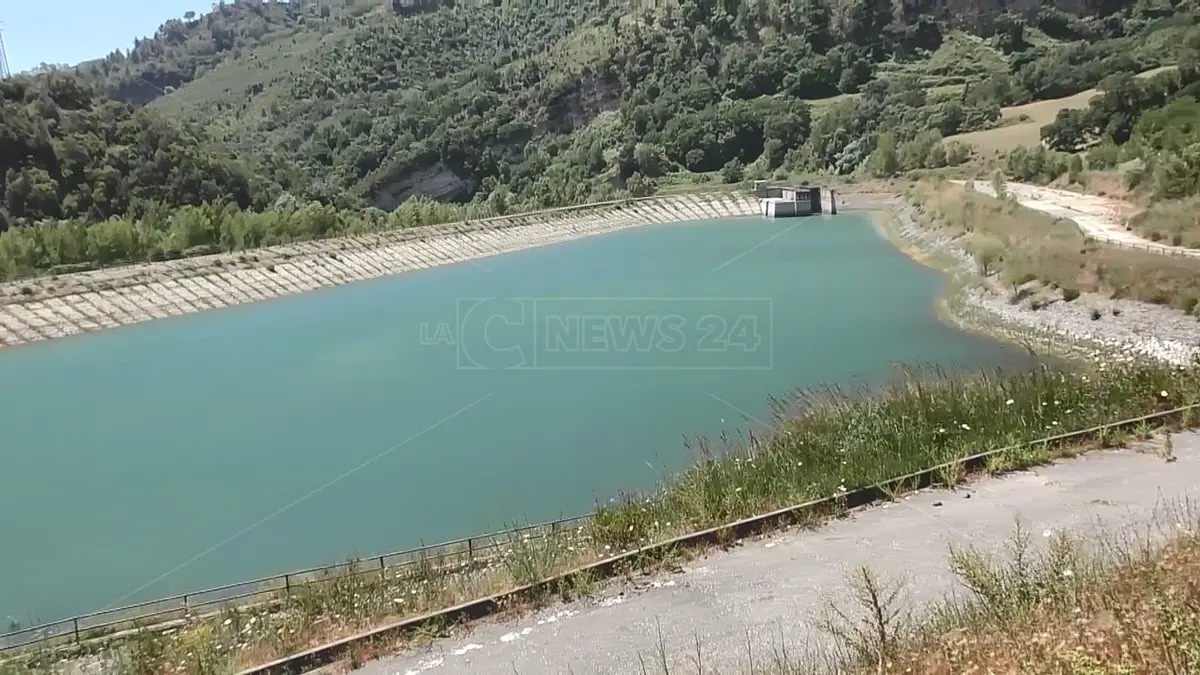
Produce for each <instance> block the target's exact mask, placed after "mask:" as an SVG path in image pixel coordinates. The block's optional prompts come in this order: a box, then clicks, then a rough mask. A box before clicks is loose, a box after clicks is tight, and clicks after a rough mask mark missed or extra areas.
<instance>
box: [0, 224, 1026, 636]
mask: <svg viewBox="0 0 1200 675" xmlns="http://www.w3.org/2000/svg"><path fill="white" fill-rule="evenodd" d="M941 284H942V282H941V280H940V279H939V277H938V276H937V275H936V274H935V273H934V272H932V271H930V270H928V269H925V268H922V267H920V266H918V265H917V264H915V263H913V262H912V261H910V260H909V259H908V258H906V257H905V256H904V255H903V254H901V253H900V252H898V251H896V250H894V249H893V248H892V247H891V246H889V245H888V244H887V243H886V242H885V241H883V240H882V239H880V238H879V237H878V236H877V235H876V233H875V232H874V231H873V230H872V228H871V227H870V224H869V223H868V222H867V221H866V220H865V219H862V218H860V217H856V216H852V215H842V216H837V217H833V218H830V217H825V218H811V219H802V220H779V221H766V220H761V219H758V218H749V219H734V220H724V221H706V222H703V223H693V224H671V225H661V226H651V227H645V228H640V229H635V230H627V231H622V232H617V233H613V234H609V235H602V236H597V237H592V238H587V239H583V240H577V241H573V242H568V243H564V244H560V245H555V246H552V247H547V248H540V249H534V250H529V251H524V252H521V253H516V254H511V255H507V256H503V257H498V258H488V259H484V260H480V261H478V263H477V264H470V263H467V264H459V265H454V266H451V267H444V268H439V269H433V270H425V271H421V272H415V273H409V274H405V275H401V276H396V277H391V278H386V279H380V280H376V281H372V282H365V283H360V284H354V285H350V286H344V287H340V288H331V289H325V290H322V291H317V292H313V293H309V294H305V295H300V296H294V297H290V298H282V299H278V300H273V301H268V302H262V303H257V304H254V305H247V306H241V307H234V308H228V309H224V310H218V311H213V312H207V313H204V314H198V315H191V316H184V317H177V318H173V319H167V320H162V321H156V322H152V323H147V324H141V325H135V326H130V327H126V328H121V329H117V330H112V331H104V332H100V333H95V334H90V335H83V336H77V337H73V338H67V339H62V340H54V341H50V342H46V343H41V344H35V345H30V346H27V347H21V348H15V349H6V350H3V351H0V385H2V386H0V425H2V427H3V429H4V436H3V447H2V448H0V551H3V553H0V619H3V618H4V617H5V616H9V617H13V618H15V619H19V620H21V621H24V622H26V623H28V622H30V621H34V620H49V619H55V618H59V617H62V616H65V615H69V614H73V613H78V612H85V611H90V610H95V609H99V608H102V607H105V606H108V605H110V604H114V603H121V604H124V603H129V602H132V601H135V600H141V599H147V598H152V597H158V596H162V595H168V594H171V593H176V592H183V591H190V590H195V589H197V588H201V587H205V586H210V585H217V584H224V583H228V582H232V581H240V580H243V579H248V578H251V577H255V576H260V575H265V574H272V573H276V572H283V571H288V570H291V569H295V568H300V567H307V566H313V565H319V564H323V563H327V562H334V561H338V560H344V559H346V558H347V557H348V556H351V555H370V554H378V553H381V552H386V551H392V550H398V549H403V548H407V547H411V546H416V545H419V544H420V543H422V542H425V543H435V542H438V541H442V540H447V539H453V538H458V537H461V536H466V535H470V534H476V533H480V532H483V531H488V530H492V529H497V528H502V527H505V526H507V525H510V524H513V523H517V522H522V523H524V522H529V521H542V520H547V519H553V518H557V517H560V516H567V515H575V514H578V513H582V512H585V511H587V510H588V509H589V508H590V507H591V506H592V505H593V504H594V503H595V501H596V500H606V499H608V498H609V497H611V496H613V495H615V494H616V493H618V492H619V491H620V490H622V489H635V488H645V487H649V486H652V485H653V484H654V483H655V482H656V480H658V479H660V478H661V477H662V476H663V475H664V473H666V472H670V471H673V470H677V469H679V468H681V467H683V466H684V465H685V464H686V463H688V462H689V461H691V460H692V457H691V456H690V454H689V452H688V451H686V450H685V448H684V443H683V439H684V437H685V436H693V435H695V434H706V435H710V436H711V435H714V434H717V433H719V432H720V431H721V430H723V429H724V430H730V431H734V430H736V429H737V428H741V427H744V426H745V424H746V421H745V420H746V416H754V417H758V416H763V415H765V413H766V411H767V409H768V396H770V395H778V394H783V393H786V392H787V391H789V390H791V389H792V388H794V387H798V386H811V385H817V384H820V383H824V382H839V383H846V382H850V381H862V382H878V381H879V380H880V379H881V378H883V377H885V376H886V375H887V374H888V373H889V369H890V367H891V366H890V364H892V363H893V362H896V361H902V362H906V363H909V364H927V363H937V364H944V365H951V366H964V365H965V366H980V365H992V364H1002V363H1016V362H1018V361H1019V360H1020V358H1021V357H1020V355H1019V354H1016V353H1014V352H1013V351H1012V350H1010V349H1007V348H1005V347H1001V346H1000V345H997V344H994V343H990V342H987V341H984V340H982V339H979V338H976V337H974V336H971V335H967V334H964V333H960V332H957V331H955V330H953V329H951V328H949V327H947V326H945V325H944V324H942V323H940V322H939V321H938V320H937V319H936V317H935V315H934V301H935V298H936V296H937V294H938V292H939V290H940V288H941Z"/></svg>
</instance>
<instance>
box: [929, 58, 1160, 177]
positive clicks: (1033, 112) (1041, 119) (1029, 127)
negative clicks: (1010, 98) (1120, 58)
mask: <svg viewBox="0 0 1200 675" xmlns="http://www.w3.org/2000/svg"><path fill="white" fill-rule="evenodd" d="M1174 67H1175V66H1164V67H1162V68H1154V69H1152V70H1147V71H1146V72H1144V73H1138V75H1137V76H1138V77H1143V78H1144V77H1153V76H1155V75H1157V74H1159V73H1161V72H1164V71H1167V70H1171V69H1173V68H1174ZM1099 93H1100V91H1099V90H1098V89H1088V90H1087V91H1081V92H1079V93H1078V94H1075V95H1073V96H1064V97H1063V98H1054V99H1050V100H1047V101H1034V102H1033V103H1025V104H1023V105H1015V106H1010V107H1008V108H1002V109H1001V110H1000V124H999V126H997V127H996V128H995V129H987V130H984V131H971V132H968V133H965V134H957V135H954V136H948V137H946V142H950V141H958V142H959V143H965V144H967V145H970V146H972V147H974V148H975V150H976V152H978V153H980V154H981V155H983V156H985V157H986V156H988V155H995V154H1002V153H1005V152H1009V151H1011V150H1013V149H1014V148H1017V147H1021V146H1025V147H1032V146H1037V145H1041V143H1042V127H1044V126H1045V125H1047V124H1050V123H1051V122H1053V121H1054V118H1055V117H1056V116H1057V115H1058V111H1060V110H1079V109H1083V108H1086V107H1088V103H1090V102H1091V100H1092V97H1094V96H1096V95H1097V94H1099Z"/></svg>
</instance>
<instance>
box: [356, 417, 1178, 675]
mask: <svg viewBox="0 0 1200 675" xmlns="http://www.w3.org/2000/svg"><path fill="white" fill-rule="evenodd" d="M1174 446H1175V454H1176V456H1177V457H1178V460H1177V461H1176V462H1173V463H1168V462H1166V461H1165V460H1164V459H1163V458H1162V457H1160V456H1158V455H1156V454H1155V453H1154V452H1153V450H1151V451H1149V452H1146V451H1143V452H1134V451H1130V450H1123V451H1104V452H1097V453H1091V454H1088V455H1085V456H1083V457H1080V458H1077V459H1073V460H1068V461H1064V462H1061V463H1059V464H1056V465H1053V466H1049V467H1044V468H1040V469H1037V470H1035V471H1029V472H1021V473H1017V474H1013V475H1009V476H1006V477H1003V478H995V479H984V480H981V481H979V482H977V483H975V484H973V485H971V486H970V487H969V488H966V489H962V488H960V489H959V490H958V491H956V492H945V491H928V492H924V493H921V494H917V495H912V496H910V497H909V498H907V499H905V500H903V501H901V502H898V503H894V504H889V505H884V506H879V507H872V508H867V509H864V510H861V511H859V512H856V513H855V514H854V515H852V516H851V517H849V518H846V519H843V520H839V521H836V522H834V523H831V524H829V525H827V526H825V527H823V528H821V529H820V530H818V531H809V532H805V531H799V530H796V531H789V532H784V533H781V534H779V535H777V536H773V537H770V538H764V539H761V540H757V541H751V542H748V543H746V544H745V545H743V546H740V547H738V548H735V549H733V550H731V551H728V552H721V553H716V554H713V555H710V556H708V557H705V558H702V559H699V560H696V561H693V562H691V563H689V564H687V565H685V566H684V568H683V571H682V572H677V573H674V574H664V575H662V576H658V577H648V578H645V579H644V580H642V581H640V582H637V583H634V584H628V583H614V584H611V585H609V586H606V587H604V588H603V589H602V590H601V591H600V592H599V593H598V594H597V595H596V596H594V597H592V598H590V599H588V600H584V601H580V602H576V603H572V604H567V605H561V604H560V605H555V606H552V607H548V608H546V609H543V610H541V611H539V612H537V613H536V614H531V615H528V616H524V617H521V618H518V619H514V620H505V621H494V622H483V623H481V624H478V625H476V626H474V627H472V628H470V629H466V630H463V631H462V632H461V633H460V634H458V635H455V636H454V637H450V638H446V639H441V640H438V641H436V642H434V643H433V644H431V645H429V646H427V647H423V648H421V649H420V650H417V651H412V652H408V653H403V654H399V655H397V656H393V657H388V658H384V659H381V660H378V661H374V662H371V663H368V664H366V665H365V666H364V667H362V668H360V669H359V670H357V671H355V672H357V673H360V674H361V675H393V674H396V675H417V674H418V673H420V674H422V675H424V674H426V673H428V674H429V675H436V674H441V673H519V674H522V675H528V674H540V673H555V674H557V673H568V672H570V673H578V674H583V673H623V674H624V673H641V672H643V665H642V664H643V662H644V663H645V665H646V670H645V672H648V673H661V672H663V668H662V666H661V665H660V664H661V658H662V654H663V653H665V654H666V659H667V662H668V666H669V668H670V672H671V673H697V672H699V671H700V670H701V668H699V667H698V666H697V661H700V662H701V665H702V667H703V671H704V672H705V673H710V672H721V673H746V672H749V670H750V666H751V663H750V659H754V661H755V662H756V663H759V664H761V663H763V662H764V661H769V660H771V659H772V658H773V655H774V654H777V653H779V651H781V650H782V649H786V650H787V651H788V653H789V654H798V653H803V652H804V651H805V650H806V649H810V650H812V649H819V646H820V643H821V641H822V639H823V638H822V635H823V633H821V631H819V630H818V629H817V628H816V627H815V625H814V624H815V622H816V620H818V619H819V618H820V616H821V615H822V613H823V612H824V611H825V610H826V609H827V607H828V603H829V602H830V601H833V602H837V603H840V604H841V605H843V606H851V604H850V603H849V595H848V593H849V591H848V589H847V586H846V578H847V575H848V574H850V573H851V572H852V571H853V570H854V569H856V568H857V567H859V566H863V565H866V566H869V567H871V568H872V569H873V570H875V571H876V572H878V573H879V575H880V576H881V577H882V578H884V579H889V580H896V581H901V580H903V581H906V591H905V599H906V602H908V603H911V606H912V607H914V608H920V607H921V606H923V605H925V604H926V603H929V602H931V601H934V600H938V599H940V598H942V597H944V596H945V595H946V594H947V593H948V592H950V591H952V590H953V589H955V588H956V587H958V586H957V584H956V582H955V578H954V576H953V575H952V574H951V573H950V570H949V563H948V556H947V552H948V547H949V546H950V545H951V544H956V545H963V544H972V545H975V546H976V547H979V548H981V549H984V550H994V551H997V552H999V551H1002V550H1003V548H1004V545H1005V541H1006V540H1007V539H1009V538H1011V536H1012V534H1013V532H1014V528H1015V524H1016V519H1017V518H1018V517H1019V518H1020V520H1021V522H1022V523H1023V525H1024V527H1025V528H1026V529H1027V530H1028V531H1029V532H1031V533H1032V535H1033V538H1034V540H1037V541H1045V539H1044V535H1046V534H1048V533H1050V532H1054V531H1061V530H1068V529H1069V530H1074V531H1080V532H1083V533H1086V532H1089V531H1094V530H1095V529H1096V528H1097V527H1103V528H1104V529H1105V530H1112V529H1118V530H1120V529H1122V528H1128V527H1130V526H1131V525H1136V526H1138V527H1139V528H1141V527H1143V526H1144V525H1145V524H1146V523H1150V522H1152V521H1153V522H1156V523H1167V524H1168V525H1169V524H1170V523H1169V522H1167V521H1170V520H1171V519H1172V516H1171V515H1170V513H1169V512H1170V510H1171V507H1172V506H1173V505H1177V504H1178V503H1179V500H1180V499H1182V498H1183V497H1185V496H1189V495H1192V496H1194V495H1193V494H1192V493H1191V492H1190V491H1191V490H1193V489H1196V490H1200V435H1197V434H1194V433H1189V434H1185V435H1181V436H1176V438H1175V441H1174ZM698 654H699V656H697V655H698Z"/></svg>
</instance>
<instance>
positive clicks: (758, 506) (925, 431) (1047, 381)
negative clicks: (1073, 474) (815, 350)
mask: <svg viewBox="0 0 1200 675" xmlns="http://www.w3.org/2000/svg"><path fill="white" fill-rule="evenodd" d="M1198 402H1200V371H1198V370H1197V369H1195V368H1183V369H1181V368H1175V369H1172V368H1170V367H1166V366H1157V365H1148V364H1134V365H1128V366H1121V367H1115V368H1114V367H1105V368H1104V369H1103V370H1099V369H1097V370H1096V371H1094V372H1091V373H1090V374H1089V373H1073V372H1067V371H1061V370H1055V369H1051V368H1049V367H1041V368H1037V369H1035V370H1033V371H1031V372H1025V373H1016V374H1001V373H984V374H981V375H979V376H977V377H973V378H967V379H961V378H953V377H947V376H942V375H937V374H935V376H934V377H911V376H910V377H906V378H904V379H900V380H897V381H894V382H892V383H891V384H890V385H889V386H888V387H886V388H885V389H884V390H883V391H878V392H873V393H858V394H855V393H844V392H842V391H839V390H837V389H825V390H820V391H812V392H802V393H800V394H798V395H797V396H795V397H794V398H792V399H790V400H788V401H785V402H782V403H781V404H780V405H779V406H777V413H776V419H775V426H776V431H775V432H774V433H772V434H770V435H768V436H763V437H758V436H748V437H747V438H746V439H744V440H743V441H742V442H739V443H731V444H729V445H728V446H727V447H723V448H722V449H721V452H720V453H719V454H718V453H714V452H713V451H712V449H711V448H709V446H707V445H701V447H700V453H701V456H700V459H699V461H698V462H697V463H696V464H695V465H694V466H693V467H692V468H691V469H689V470H688V471H686V472H685V473H683V474H682V475H680V476H678V477H676V478H674V479H672V480H671V481H669V482H668V483H667V484H666V485H665V487H664V489H663V490H662V492H661V493H660V494H658V495H654V496H653V497H652V498H649V499H648V498H646V497H644V496H643V497H634V496H629V497H626V498H625V499H623V500H622V501H621V502H620V503H618V504H613V505H605V506H602V507H601V508H600V509H599V510H598V511H597V513H596V517H595V519H594V521H593V522H592V526H591V534H592V536H593V537H594V538H595V539H596V541H599V542H604V543H606V544H610V545H613V546H615V547H631V546H634V545H636V544H639V543H644V542H646V541H648V540H650V539H653V538H654V537H655V536H656V535H662V534H663V533H664V532H665V531H667V530H672V531H673V530H677V529H678V528H680V527H682V528H684V529H689V530H690V529H701V528H706V527H711V526H715V525H719V524H722V523H726V522H729V521H732V520H736V519H739V518H745V517H748V516H751V515H754V514H758V513H763V512H766V511H769V510H772V509H776V508H780V507H782V506H786V505H788V504H796V503H801V502H805V501H808V500H812V499H815V498H817V497H824V496H829V495H835V494H838V493H839V492H846V491H848V490H851V489H854V488H857V487H862V486H867V485H872V484H875V483H878V482H882V481H884V480H886V479H888V478H893V477H897V476H902V475H906V474H909V473H912V472H915V471H918V470H921V469H926V468H929V467H931V466H936V465H939V464H943V463H946V462H950V461H952V460H955V459H961V458H965V457H968V456H970V455H973V454H976V453H980V452H983V451H986V450H991V449H996V448H1000V447H1006V446H1011V445H1017V444H1022V443H1027V442H1029V441H1033V440H1036V439H1039V438H1044V437H1048V436H1052V435H1056V434H1059V433H1063V432H1066V431H1070V430H1078V429H1086V428H1090V427H1092V426H1097V425H1100V424H1103V423H1105V422H1111V421H1113V420H1117V419H1122V418H1129V417H1136V416H1139V415H1143V414H1147V413H1150V412H1155V411H1159V410H1169V409H1171V408H1174V407H1178V406H1181V405H1190V404H1195V403H1198ZM1020 452H1024V453H1026V455H1025V456H1014V457H1009V458H1003V457H1002V458H1001V459H999V460H997V462H1001V463H1002V462H1004V461H1007V462H1008V463H1009V464H1012V465H1014V466H1015V465H1020V464H1029V463H1031V462H1037V461H1043V460H1045V459H1049V458H1050V454H1049V453H1051V452H1053V449H1051V448H1046V449H1041V450H1034V451H1029V450H1026V451H1020ZM1029 453H1032V454H1029ZM996 468H997V469H1001V468H1007V467H1004V466H1002V465H1001V464H997V465H996Z"/></svg>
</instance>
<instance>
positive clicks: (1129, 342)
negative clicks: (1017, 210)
mask: <svg viewBox="0 0 1200 675" xmlns="http://www.w3.org/2000/svg"><path fill="white" fill-rule="evenodd" d="M1028 206H1030V207H1031V208H1033V206H1032V205H1028ZM895 209H896V210H895V216H896V218H895V221H894V223H893V224H892V225H891V226H890V227H889V231H890V232H891V233H892V234H893V235H894V236H895V237H897V238H898V239H900V240H901V241H900V242H899V243H900V244H901V246H902V247H903V248H905V249H907V250H908V251H909V252H910V253H913V254H915V255H916V256H918V257H921V258H935V259H937V260H939V261H941V262H942V264H941V265H939V266H940V267H946V266H949V267H950V268H951V269H949V270H946V271H948V272H950V273H951V274H952V275H954V276H956V277H958V278H960V279H974V280H978V279H979V274H978V267H977V265H976V264H975V260H974V259H973V258H972V257H971V255H970V254H969V253H967V251H966V249H965V248H964V247H963V242H962V241H960V240H959V239H957V238H950V237H948V236H946V235H944V234H941V233H938V232H934V231H932V230H929V229H926V228H923V227H921V226H920V225H918V224H917V222H916V219H915V217H914V214H913V211H912V208H911V207H910V206H909V205H908V204H903V203H900V202H897V205H896V207H895ZM954 304H955V305H956V307H955V310H954V312H953V313H954V315H955V317H954V318H955V320H957V321H959V322H961V323H963V324H965V325H966V326H970V327H974V328H977V329H980V330H983V331H985V332H988V333H991V334H996V335H998V336H1000V337H1006V338H1009V339H1013V340H1016V341H1018V342H1030V343H1034V344H1041V345H1043V346H1049V347H1051V348H1053V349H1056V350H1059V351H1071V352H1075V353H1076V354H1080V353H1082V355H1084V356H1086V357H1089V358H1094V359H1096V360H1098V361H1105V360H1115V361H1125V360H1132V359H1136V358H1147V357H1148V358H1152V359H1156V360H1161V361H1165V362H1167V363H1173V364H1186V363H1189V362H1190V361H1192V359H1194V358H1196V357H1197V356H1200V348H1198V345H1200V322H1198V321H1196V318H1195V317H1192V316H1189V315H1188V314H1187V313H1185V312H1182V311H1179V310H1177V309H1173V308H1170V307H1164V306H1161V305H1151V304H1147V303H1144V302H1138V301H1136V300H1127V299H1112V298H1109V297H1106V296H1103V295H1099V294H1094V293H1084V294H1082V295H1081V296H1080V297H1079V298H1077V299H1075V300H1073V301H1071V302H1064V301H1062V300H1057V301H1050V302H1048V303H1047V304H1045V305H1044V306H1042V307H1041V308H1040V309H1036V310H1035V309H1033V308H1032V307H1031V306H1030V304H1029V302H1028V301H1023V302H1020V303H1016V304H1014V303H1012V302H1010V299H1009V293H1008V292H1007V290H1006V289H999V288H997V287H995V286H994V285H991V284H986V283H985V284H979V283H974V284H970V285H968V286H967V287H966V288H964V289H963V290H962V291H961V292H960V294H959V296H958V297H957V298H955V303H954ZM1097 312H1098V318H1096V316H1097Z"/></svg>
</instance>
